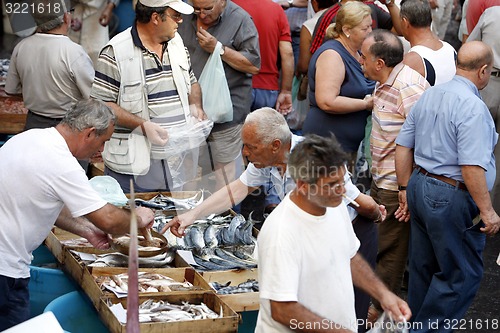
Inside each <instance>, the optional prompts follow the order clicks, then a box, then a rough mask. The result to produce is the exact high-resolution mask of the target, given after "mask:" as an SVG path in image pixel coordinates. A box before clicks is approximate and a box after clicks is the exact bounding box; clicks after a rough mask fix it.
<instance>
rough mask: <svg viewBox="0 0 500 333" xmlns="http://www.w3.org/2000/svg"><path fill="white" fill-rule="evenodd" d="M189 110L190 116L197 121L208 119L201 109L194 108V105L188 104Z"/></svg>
mask: <svg viewBox="0 0 500 333" xmlns="http://www.w3.org/2000/svg"><path fill="white" fill-rule="evenodd" d="M189 110H190V112H191V115H192V116H193V117H195V118H196V119H197V120H198V121H202V120H206V119H208V117H207V114H206V113H205V111H203V109H202V108H201V107H198V106H196V105H195V104H190V105H189Z"/></svg>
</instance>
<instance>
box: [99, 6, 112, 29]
mask: <svg viewBox="0 0 500 333" xmlns="http://www.w3.org/2000/svg"><path fill="white" fill-rule="evenodd" d="M113 8H115V5H114V4H113V3H111V2H110V3H108V4H107V5H106V7H105V8H104V9H103V11H102V13H101V16H99V24H101V25H102V26H103V27H107V26H108V24H109V21H110V20H111V16H112V15H113Z"/></svg>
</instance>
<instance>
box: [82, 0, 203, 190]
mask: <svg viewBox="0 0 500 333" xmlns="http://www.w3.org/2000/svg"><path fill="white" fill-rule="evenodd" d="M135 13H136V19H135V22H134V25H133V26H132V27H131V28H129V29H127V30H125V31H123V32H122V33H120V34H118V35H117V36H115V37H114V38H113V39H112V40H111V41H110V42H109V43H108V44H107V45H106V46H105V47H104V48H103V49H102V51H101V53H100V55H99V59H98V61H97V64H96V78H95V80H94V84H93V86H92V93H91V96H92V97H93V98H96V99H99V100H102V101H104V102H106V103H107V104H108V105H109V106H110V107H111V108H112V109H113V111H114V112H115V114H116V116H117V126H116V128H115V132H114V133H113V136H112V137H111V139H110V141H109V142H108V143H107V144H106V146H105V149H104V152H103V154H102V156H103V160H104V163H105V166H106V169H105V173H106V174H108V175H110V176H112V177H113V178H115V179H116V180H117V181H118V182H119V183H120V185H121V187H122V189H123V190H124V191H125V192H129V190H130V189H129V185H128V184H129V182H130V179H133V180H134V182H135V184H134V186H135V190H136V191H138V192H151V191H157V190H167V189H170V188H171V187H172V186H171V184H172V177H171V175H170V172H169V167H168V163H167V159H168V157H169V156H167V151H166V150H165V149H164V148H165V147H164V146H165V144H166V143H167V141H168V137H169V129H171V128H172V127H174V126H182V125H185V124H186V123H188V122H190V121H193V119H194V118H197V119H198V120H202V119H205V118H206V116H205V113H204V112H203V107H202V102H201V89H200V85H199V84H198V82H197V80H196V78H195V76H194V73H193V71H192V70H191V63H190V58H189V53H188V52H187V50H186V48H185V47H184V43H183V41H182V38H181V37H180V35H179V34H178V33H177V29H178V28H179V25H180V24H181V23H182V19H183V17H182V16H181V14H186V15H188V14H191V13H193V7H191V6H190V5H188V4H186V3H184V2H183V1H181V0H139V1H138V3H137V4H136V7H135ZM141 140H142V141H141ZM144 152H146V153H145V155H144ZM141 154H142V155H141ZM140 156H142V157H140Z"/></svg>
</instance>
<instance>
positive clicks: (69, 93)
mask: <svg viewBox="0 0 500 333" xmlns="http://www.w3.org/2000/svg"><path fill="white" fill-rule="evenodd" d="M93 79H94V68H93V66H92V61H91V60H90V58H89V56H88V55H87V53H86V52H85V50H84V49H83V48H82V47H81V46H80V45H78V44H76V43H73V42H72V41H71V40H70V39H69V38H68V37H66V36H63V35H55V34H42V33H37V34H35V35H33V36H31V37H28V38H26V39H24V40H23V41H21V42H20V43H19V44H18V45H17V46H16V47H15V49H14V51H13V54H12V58H11V66H10V68H9V74H8V76H7V82H6V86H5V91H6V92H7V93H10V94H21V93H22V94H23V99H24V104H25V106H26V107H27V108H28V109H29V110H31V111H34V112H35V113H37V114H39V115H42V116H45V117H50V118H62V117H63V116H64V114H65V112H66V111H67V110H68V109H69V108H70V107H71V105H73V104H74V103H75V102H76V101H78V100H80V99H86V98H88V97H89V95H90V89H91V86H92V81H93Z"/></svg>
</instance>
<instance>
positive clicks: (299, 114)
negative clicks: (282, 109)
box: [286, 76, 309, 130]
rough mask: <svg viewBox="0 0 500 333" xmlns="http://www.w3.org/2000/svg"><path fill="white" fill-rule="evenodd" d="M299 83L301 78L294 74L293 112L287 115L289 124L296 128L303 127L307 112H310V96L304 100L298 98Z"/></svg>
mask: <svg viewBox="0 0 500 333" xmlns="http://www.w3.org/2000/svg"><path fill="white" fill-rule="evenodd" d="M299 85H300V79H297V77H295V76H294V77H293V83H292V112H290V113H289V114H288V115H287V116H286V121H287V123H288V126H289V127H290V128H291V129H294V130H300V129H302V124H303V123H304V120H305V119H306V116H307V113H308V112H309V98H308V97H307V96H306V99H304V100H302V101H299V100H298V98H297V93H298V90H299ZM308 91H309V89H308Z"/></svg>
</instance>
